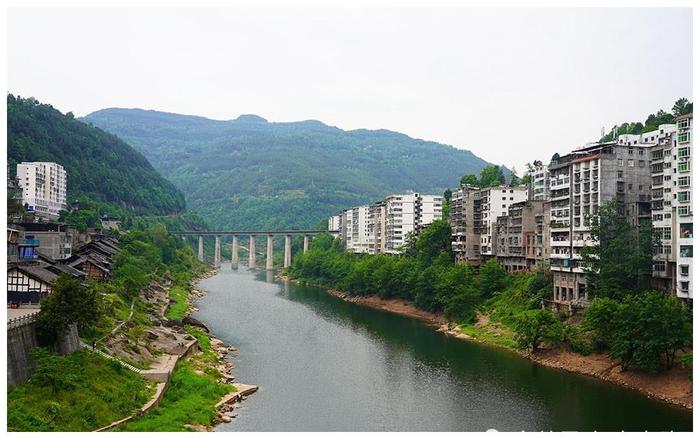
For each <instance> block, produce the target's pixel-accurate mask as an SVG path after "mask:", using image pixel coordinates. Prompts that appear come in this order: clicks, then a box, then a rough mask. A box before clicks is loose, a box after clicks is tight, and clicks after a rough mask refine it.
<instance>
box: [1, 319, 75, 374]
mask: <svg viewBox="0 0 700 439" xmlns="http://www.w3.org/2000/svg"><path fill="white" fill-rule="evenodd" d="M38 345H39V344H38V342H37V336H36V323H35V322H31V323H27V324H25V325H21V326H17V327H13V328H8V329H7V383H8V384H13V385H16V384H22V383H24V382H25V381H27V380H28V379H29V378H30V377H31V376H32V372H33V371H34V367H35V364H34V359H33V358H32V349H34V348H35V347H37V346H38ZM78 349H80V339H79V338H78V328H77V327H76V325H75V324H73V325H71V326H70V329H69V330H68V333H67V334H66V336H65V337H64V338H63V340H61V341H59V342H58V343H57V344H56V346H54V347H53V349H51V350H52V351H54V352H56V353H58V354H60V355H68V354H70V353H72V352H75V351H77V350H78Z"/></svg>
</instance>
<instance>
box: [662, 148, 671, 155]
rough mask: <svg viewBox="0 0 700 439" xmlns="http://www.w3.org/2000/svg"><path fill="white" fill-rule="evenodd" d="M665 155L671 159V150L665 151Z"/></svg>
mask: <svg viewBox="0 0 700 439" xmlns="http://www.w3.org/2000/svg"><path fill="white" fill-rule="evenodd" d="M664 155H665V156H666V157H670V156H671V150H670V149H664Z"/></svg>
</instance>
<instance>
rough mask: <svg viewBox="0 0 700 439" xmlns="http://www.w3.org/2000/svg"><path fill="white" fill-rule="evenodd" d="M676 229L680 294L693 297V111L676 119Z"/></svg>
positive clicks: (678, 290) (677, 291)
mask: <svg viewBox="0 0 700 439" xmlns="http://www.w3.org/2000/svg"><path fill="white" fill-rule="evenodd" d="M676 127H677V134H676V140H677V144H676V151H675V152H676V154H675V160H676V166H675V171H676V186H675V187H674V189H675V191H676V196H675V199H674V202H675V203H674V204H675V207H676V230H677V231H678V232H677V233H678V234H677V239H678V247H677V255H678V261H677V264H676V270H677V274H676V279H677V283H676V295H677V296H678V297H680V298H683V299H692V298H693V205H692V193H693V182H692V175H691V173H692V171H691V169H692V166H691V164H692V150H693V114H692V113H690V114H685V115H682V116H680V117H678V118H677V120H676Z"/></svg>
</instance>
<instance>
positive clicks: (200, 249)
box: [197, 235, 204, 262]
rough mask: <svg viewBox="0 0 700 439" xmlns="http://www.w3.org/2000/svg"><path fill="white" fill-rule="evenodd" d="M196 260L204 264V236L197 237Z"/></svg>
mask: <svg viewBox="0 0 700 439" xmlns="http://www.w3.org/2000/svg"><path fill="white" fill-rule="evenodd" d="M197 259H199V261H200V262H204V236H202V235H199V246H198V250H197Z"/></svg>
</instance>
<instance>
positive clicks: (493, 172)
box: [459, 165, 519, 188]
mask: <svg viewBox="0 0 700 439" xmlns="http://www.w3.org/2000/svg"><path fill="white" fill-rule="evenodd" d="M505 182H506V174H505V173H504V172H503V168H502V167H500V166H496V165H487V166H485V167H484V168H483V169H482V170H481V172H480V173H479V176H478V177H477V176H476V174H466V175H463V176H462V178H461V179H460V180H459V183H460V184H468V185H471V186H477V187H482V188H486V187H491V186H498V185H501V184H505ZM510 182H511V183H512V184H518V183H519V179H518V178H517V177H516V176H515V173H514V172H513V171H511V172H510Z"/></svg>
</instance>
